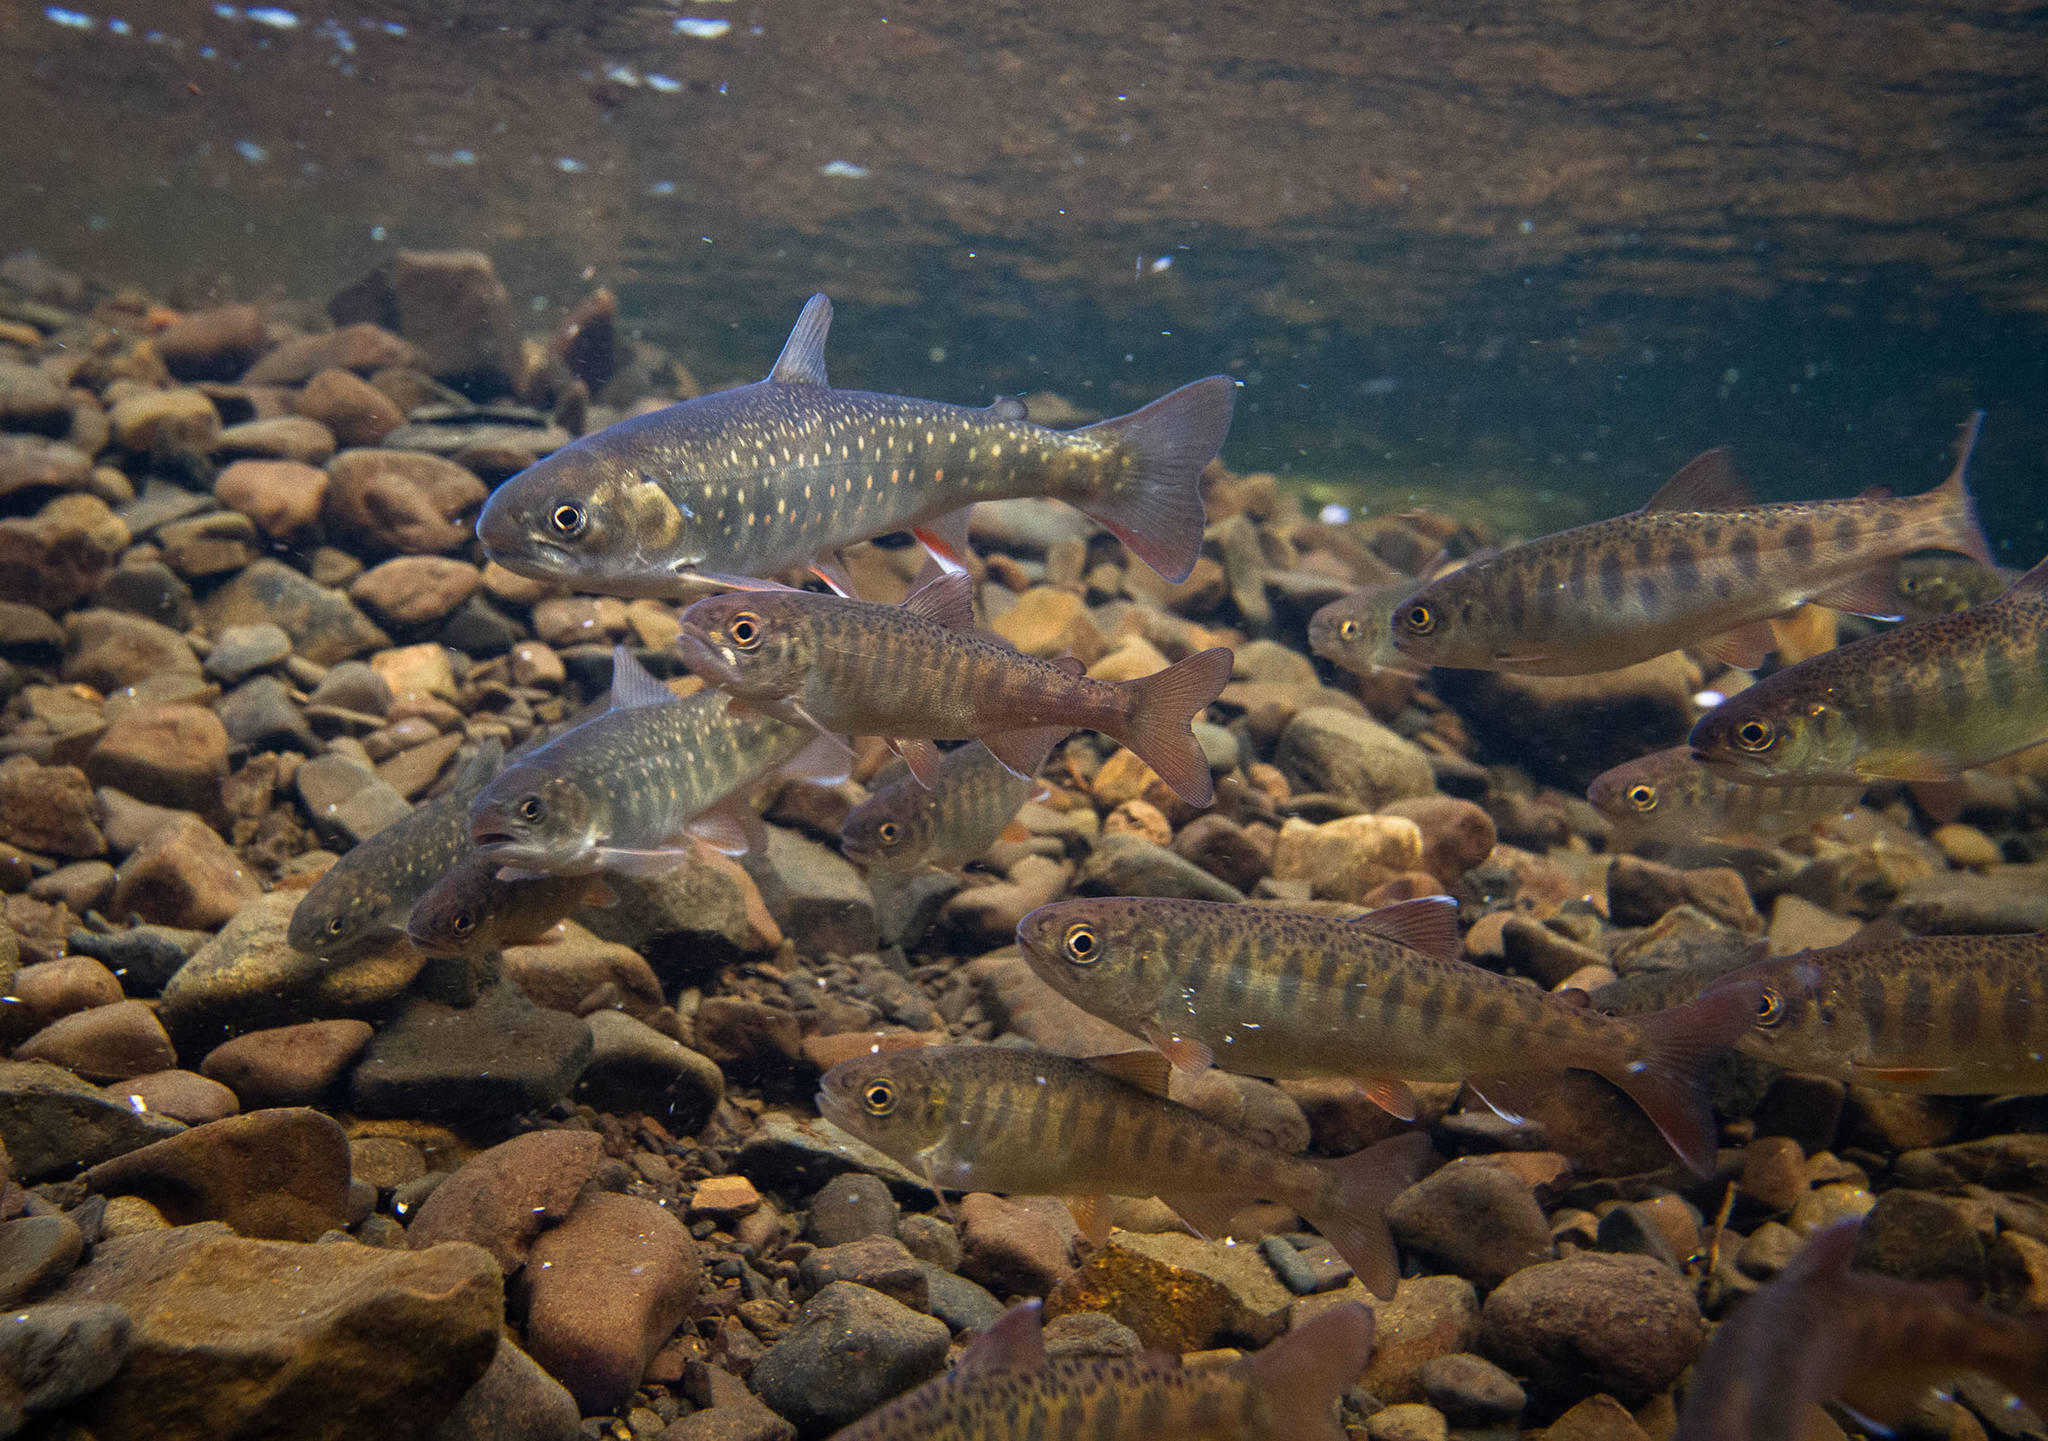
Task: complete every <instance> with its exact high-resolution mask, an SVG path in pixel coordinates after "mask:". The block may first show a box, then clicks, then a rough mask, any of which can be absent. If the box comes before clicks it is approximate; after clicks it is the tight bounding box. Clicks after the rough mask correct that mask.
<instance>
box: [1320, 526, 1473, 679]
mask: <svg viewBox="0 0 2048 1441" xmlns="http://www.w3.org/2000/svg"><path fill="white" fill-rule="evenodd" d="M1444 559H1445V552H1443V551H1438V552H1437V553H1436V557H1435V558H1434V559H1433V560H1431V561H1429V562H1428V563H1427V564H1425V565H1424V566H1423V567H1422V569H1421V571H1420V572H1419V573H1417V574H1416V575H1412V576H1402V577H1401V578H1399V579H1397V580H1390V581H1387V582H1386V583H1385V584H1383V585H1368V586H1365V587H1363V588H1361V589H1359V590H1354V591H1353V592H1351V594H1349V595H1346V596H1340V597H1338V598H1337V599H1336V600H1333V601H1331V602H1330V603H1329V604H1328V605H1326V606H1324V607H1323V608H1322V609H1321V610H1319V611H1317V612H1316V613H1315V614H1314V615H1312V616H1310V617H1309V618H1308V647H1309V649H1310V650H1312V651H1314V652H1315V653H1316V654H1317V655H1319V656H1321V657H1322V658H1323V659H1324V660H1327V661H1329V662H1330V663H1331V664H1333V665H1337V666H1341V667H1342V668H1343V669H1345V670H1348V671H1350V672H1351V673H1352V674H1353V675H1375V674H1377V673H1379V672H1380V671H1383V670H1396V671H1403V672H1406V673H1409V674H1415V673H1419V672H1420V670H1421V669H1422V668H1421V667H1419V666H1413V665H1410V664H1409V663H1408V662H1407V660H1406V659H1405V658H1404V657H1403V656H1402V655H1401V653H1400V652H1399V651H1398V650H1396V649H1394V635H1393V616H1394V609H1395V607H1397V606H1399V605H1400V604H1401V602H1402V601H1404V600H1406V599H1408V597H1409V596H1411V595H1413V594H1414V593H1415V588H1416V586H1417V584H1419V583H1421V582H1423V581H1425V580H1427V579H1428V577H1430V576H1433V575H1435V574H1436V572H1437V570H1438V569H1439V568H1440V567H1441V566H1442V565H1443V563H1444Z"/></svg>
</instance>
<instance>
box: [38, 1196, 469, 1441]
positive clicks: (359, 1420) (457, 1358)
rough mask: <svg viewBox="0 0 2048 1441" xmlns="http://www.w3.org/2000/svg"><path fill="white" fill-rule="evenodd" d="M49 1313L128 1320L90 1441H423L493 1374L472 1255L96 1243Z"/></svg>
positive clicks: (208, 1233) (82, 1417) (215, 1239)
mask: <svg viewBox="0 0 2048 1441" xmlns="http://www.w3.org/2000/svg"><path fill="white" fill-rule="evenodd" d="M53 1299H55V1300H61V1301H66V1302H76V1303H82V1304H92V1303H110V1304H113V1305H117V1306H120V1307H122V1308H123V1309H124V1310H125V1311H126V1312H127V1313H128V1315H129V1316H130V1317H131V1318H132V1320H133V1325H134V1330H133V1336H132V1341H131V1345H130V1350H129V1353H128V1358H127V1363H126V1365H124V1366H123V1367H122V1368H121V1370H120V1372H119V1374H118V1375H117V1377H116V1378H115V1380H114V1381H113V1382H112V1383H111V1384H109V1385H108V1386H106V1387H104V1388H103V1389H101V1390H100V1391H99V1392H97V1393H96V1394H95V1395H94V1396H93V1397H92V1398H91V1400H90V1401H89V1402H87V1403H86V1404H85V1405H84V1406H83V1407H82V1408H81V1410H80V1413H79V1415H78V1419H79V1421H80V1422H81V1423H82V1424H84V1425H85V1426H87V1427H88V1428H90V1430H91V1431H92V1433H93V1435H94V1436H95V1437H98V1438H101V1441H145V1438H147V1441H217V1438H219V1437H222V1436H244V1435H246V1436H254V1435H279V1436H282V1435H289V1436H292V1437H294V1438H301V1441H350V1438H357V1437H362V1436H380V1437H390V1438H408V1441H425V1438H427V1437H429V1436H431V1435H432V1434H433V1430H434V1427H435V1426H436V1425H437V1424H438V1423H439V1422H440V1420H441V1419H442V1418H443V1417H445V1416H446V1415H448V1414H449V1413H450V1412H451V1411H453V1410H454V1408H455V1406H456V1404H457V1402H458V1401H459V1400H460V1399H461V1398H462V1396H463V1394H464V1393H465V1392H467V1391H468V1390H469V1388H470V1387H471V1386H473V1385H475V1384H476V1382H477V1381H478V1380H479V1379H480V1378H481V1377H482V1376H483V1375H484V1373H485V1371H486V1370H487V1368H488V1367H489V1366H490V1363H491V1358H492V1356H493V1355H494V1354H495V1353H496V1351H497V1348H498V1341H499V1331H500V1328H501V1326H502V1324H503V1308H504V1300H503V1284H502V1282H501V1281H500V1279H499V1276H498V1272H497V1267H496V1266H495V1265H494V1264H493V1263H492V1262H491V1259H490V1257H489V1256H487V1255H485V1254H484V1253H483V1252H482V1251H479V1250H477V1249H475V1248H474V1247H469V1246H447V1247H439V1248H436V1249H435V1250H433V1251H429V1252H423V1253H414V1252H408V1251H393V1250H383V1249H378V1248H375V1247H370V1246H354V1245H324V1246H311V1245H299V1244H293V1243H289V1242H278V1241H256V1240H245V1239H242V1238H240V1237H238V1236H234V1235H232V1234H230V1233H229V1232H227V1231H226V1230H225V1228H221V1227H215V1226H199V1227H181V1228H175V1229H171V1230H162V1231H150V1232H142V1233H138V1234H135V1235H129V1236H123V1237H119V1238H117V1239H114V1240H110V1241H107V1242H104V1243H102V1244H101V1245H100V1247H99V1248H98V1249H97V1250H96V1251H95V1253H94V1257H93V1262H92V1264H91V1265H89V1266H86V1267H83V1268H82V1269H80V1270H79V1271H77V1272H76V1273H75V1274H74V1275H73V1276H72V1278H71V1280H70V1281H69V1282H68V1283H67V1284H66V1285H65V1286H64V1288H63V1289H62V1290H61V1291H59V1292H58V1293H57V1295H56V1297H54V1298H53Z"/></svg>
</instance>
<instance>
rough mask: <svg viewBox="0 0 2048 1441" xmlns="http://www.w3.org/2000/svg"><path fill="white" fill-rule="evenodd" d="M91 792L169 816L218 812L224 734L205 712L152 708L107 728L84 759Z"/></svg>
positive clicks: (224, 755)
mask: <svg viewBox="0 0 2048 1441" xmlns="http://www.w3.org/2000/svg"><path fill="white" fill-rule="evenodd" d="M85 773H86V775H87V776H88V777H89V778H90V779H91V780H92V783H93V784H94V785H97V786H112V787H113V788H114V789H115V790H120V791H126V792H127V793H128V794H130V795H132V796H134V797H135V798H136V799H137V800H143V801H148V802H149V803H150V804H152V805H160V806H168V807H170V808H171V809H173V810H185V811H201V812H211V811H215V810H218V809H219V807H220V783H221V781H222V780H223V779H224V778H225V777H226V775H227V773H228V733H227V728H226V727H225V726H223V725H222V724H221V721H220V717H219V716H217V715H215V714H214V713H213V711H211V710H209V709H208V708H207V707H205V706H197V705H165V706H156V707H154V708H152V709H150V710H147V711H143V712H141V713H140V714H132V715H128V716H124V717H123V718H121V719H120V720H117V721H115V722H114V723H113V724H111V725H109V726H108V727H107V729H106V731H105V732H104V733H103V734H102V735H101V736H100V738H99V742H98V743H97V744H96V745H94V746H93V748H92V754H91V755H89V756H87V757H86V759H85Z"/></svg>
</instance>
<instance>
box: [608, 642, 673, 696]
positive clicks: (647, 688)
mask: <svg viewBox="0 0 2048 1441" xmlns="http://www.w3.org/2000/svg"><path fill="white" fill-rule="evenodd" d="M675 698H676V693H675V692H674V691H672V690H670V689H669V688H668V687H667V686H665V685H663V684H662V683H661V682H660V681H658V680H656V679H655V678H654V673H653V672H652V671H650V670H648V669H647V667H646V666H644V665H642V664H640V662H639V661H638V660H636V659H634V656H633V652H632V651H631V650H629V649H627V648H626V647H625V646H622V645H615V646H613V647H612V709H613V710H630V709H632V708H633V707H634V706H643V705H667V704H668V703H669V702H670V701H672V700H674V699H675Z"/></svg>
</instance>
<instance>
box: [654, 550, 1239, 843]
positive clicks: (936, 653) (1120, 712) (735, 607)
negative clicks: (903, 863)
mask: <svg viewBox="0 0 2048 1441" xmlns="http://www.w3.org/2000/svg"><path fill="white" fill-rule="evenodd" d="M677 644H678V645H679V646H680V647H681V650H682V656H683V663H684V664H685V665H687V666H689V667H690V669H691V670H693V671H695V672H696V673H697V674H698V675H700V676H703V677H704V679H706V680H707V681H710V682H712V683H713V684H714V685H718V686H722V687H724V688H725V689H726V690H728V691H730V692H732V694H733V695H734V696H736V697H738V698H739V699H740V700H742V701H745V702H746V703H747V705H749V706H752V707H754V708H756V709H759V710H764V711H767V712H768V713H769V714H771V715H776V716H780V717H781V718H782V719H784V720H787V721H790V722H792V723H795V724H807V725H811V726H814V727H816V728H817V729H818V730H820V731H822V732H825V733H827V734H831V735H875V736H886V737H888V738H889V739H890V740H891V741H892V742H894V743H895V744H896V748H897V749H898V750H899V751H900V752H901V753H902V755H903V759H904V760H905V761H906V762H907V763H908V764H909V766H910V769H911V773H912V774H913V775H915V776H917V778H918V779H919V780H920V781H922V782H924V783H925V784H930V782H931V781H932V779H933V778H934V777H935V776H936V774H937V770H938V760H939V757H938V749H937V747H936V746H934V745H932V742H933V741H935V740H965V739H969V738H979V739H980V740H981V741H982V742H983V743H984V744H986V745H987V746H988V748H989V750H990V751H992V752H993V753H994V754H995V757H996V759H998V760H1000V761H1001V762H1002V763H1003V764H1005V765H1007V766H1009V767H1010V768H1011V769H1012V770H1014V771H1016V772H1018V774H1020V775H1029V774H1030V773H1031V771H1033V770H1035V769H1036V768H1037V767H1038V766H1039V765H1040V764H1041V763H1042V762H1043V761H1044V759H1045V754H1046V751H1047V750H1048V749H1049V748H1050V747H1051V745H1052V744H1053V743H1054V742H1055V741H1057V740H1058V739H1059V738H1060V737H1061V736H1063V735H1065V734H1066V733H1067V732H1068V731H1071V730H1074V729H1076V728H1077V727H1082V726H1086V727H1087V728H1089V729H1090V730H1097V731H1101V732H1102V733H1103V734H1104V735H1106V736H1109V737H1110V738H1112V739H1114V740H1117V741H1121V742H1122V743H1123V744H1125V745H1127V746H1129V747H1130V748H1131V749H1132V750H1133V751H1135V752H1136V753H1137V755H1138V758H1139V759H1140V760H1142V761H1144V762H1145V764H1147V765H1149V766H1150V767H1152V769H1153V770H1154V771H1156V772H1158V774H1159V778H1160V779H1161V780H1163V781H1165V782H1166V783H1167V785H1169V786H1171V787H1172V788H1173V790H1174V793H1175V794H1176V795H1178V796H1180V798H1181V799H1182V800H1184V801H1186V802H1187V803H1188V804H1189V805H1191V806H1206V805H1208V804H1209V802H1210V801H1211V800H1213V799H1214V798H1215V794H1216V787H1215V783H1214V781H1213V779H1212V778H1211V776H1210V774H1209V762H1208V759H1207V758H1206V757H1205V756H1204V755H1203V754H1202V748H1201V746H1200V745H1199V744H1198V743H1197V742H1196V740H1195V736H1194V732H1193V730H1192V729H1191V728H1190V726H1191V723H1192V722H1193V720H1194V718H1195V717H1196V716H1197V715H1198V714H1200V712H1201V710H1202V707H1204V706H1206V705H1208V704H1209V702H1211V701H1213V700H1215V699H1216V697H1217V696H1218V695H1219V694H1220V693H1221V692H1222V690H1223V687H1224V686H1225V685H1227V684H1228V683H1229V681H1230V666H1231V657H1230V652H1229V651H1228V650H1226V649H1223V648H1222V647H1220V646H1219V647H1217V648H1215V649H1212V650H1205V651H1201V652H1198V653H1197V654H1195V655H1191V656H1188V657H1187V658H1186V659H1184V660H1181V661H1178V662H1176V663H1175V664H1173V665H1170V666H1168V667H1167V668H1166V669H1165V670H1163V671H1160V672H1159V673H1157V674H1156V675H1148V676H1143V677H1141V678H1139V679H1137V680H1130V681H1100V680H1091V679H1090V678H1089V677H1088V676H1086V675H1085V674H1082V673H1081V663H1080V662H1079V661H1078V660H1072V659H1069V660H1067V661H1064V662H1056V661H1047V660H1040V659H1038V658H1037V657H1035V656H1028V655H1025V654H1023V653H1022V652H1021V651H1019V650H1017V649H1016V647H1014V646H1012V645H1011V644H1010V643H1009V642H1007V641H1005V640H1003V639H1001V638H1000V637H998V636H994V635H990V634H988V633H986V632H982V631H977V630H975V629H974V604H973V585H972V582H971V581H969V579H968V578H967V577H966V576H965V575H963V574H961V573H959V572H958V571H951V572H947V573H946V574H944V575H941V576H939V577H937V578H936V579H934V580H932V581H930V582H929V583H927V584H926V585H924V586H921V587H920V588H919V589H917V590H916V591H914V592H912V593H911V595H910V597H909V598H908V599H907V600H905V601H904V602H903V604H902V605H876V604H873V603H872V602H869V601H861V600H853V599H850V598H848V597H844V596H832V595H820V594H818V593H816V592H814V591H802V590H780V589H778V590H772V591H744V592H740V593H738V594H732V595H714V596H711V597H709V598H707V599H705V600H700V601H698V602H697V603H696V604H695V605H693V606H691V607H690V608H689V609H688V610H686V611H685V612H683V634H682V637H681V639H680V640H679V641H678V642H677Z"/></svg>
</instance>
